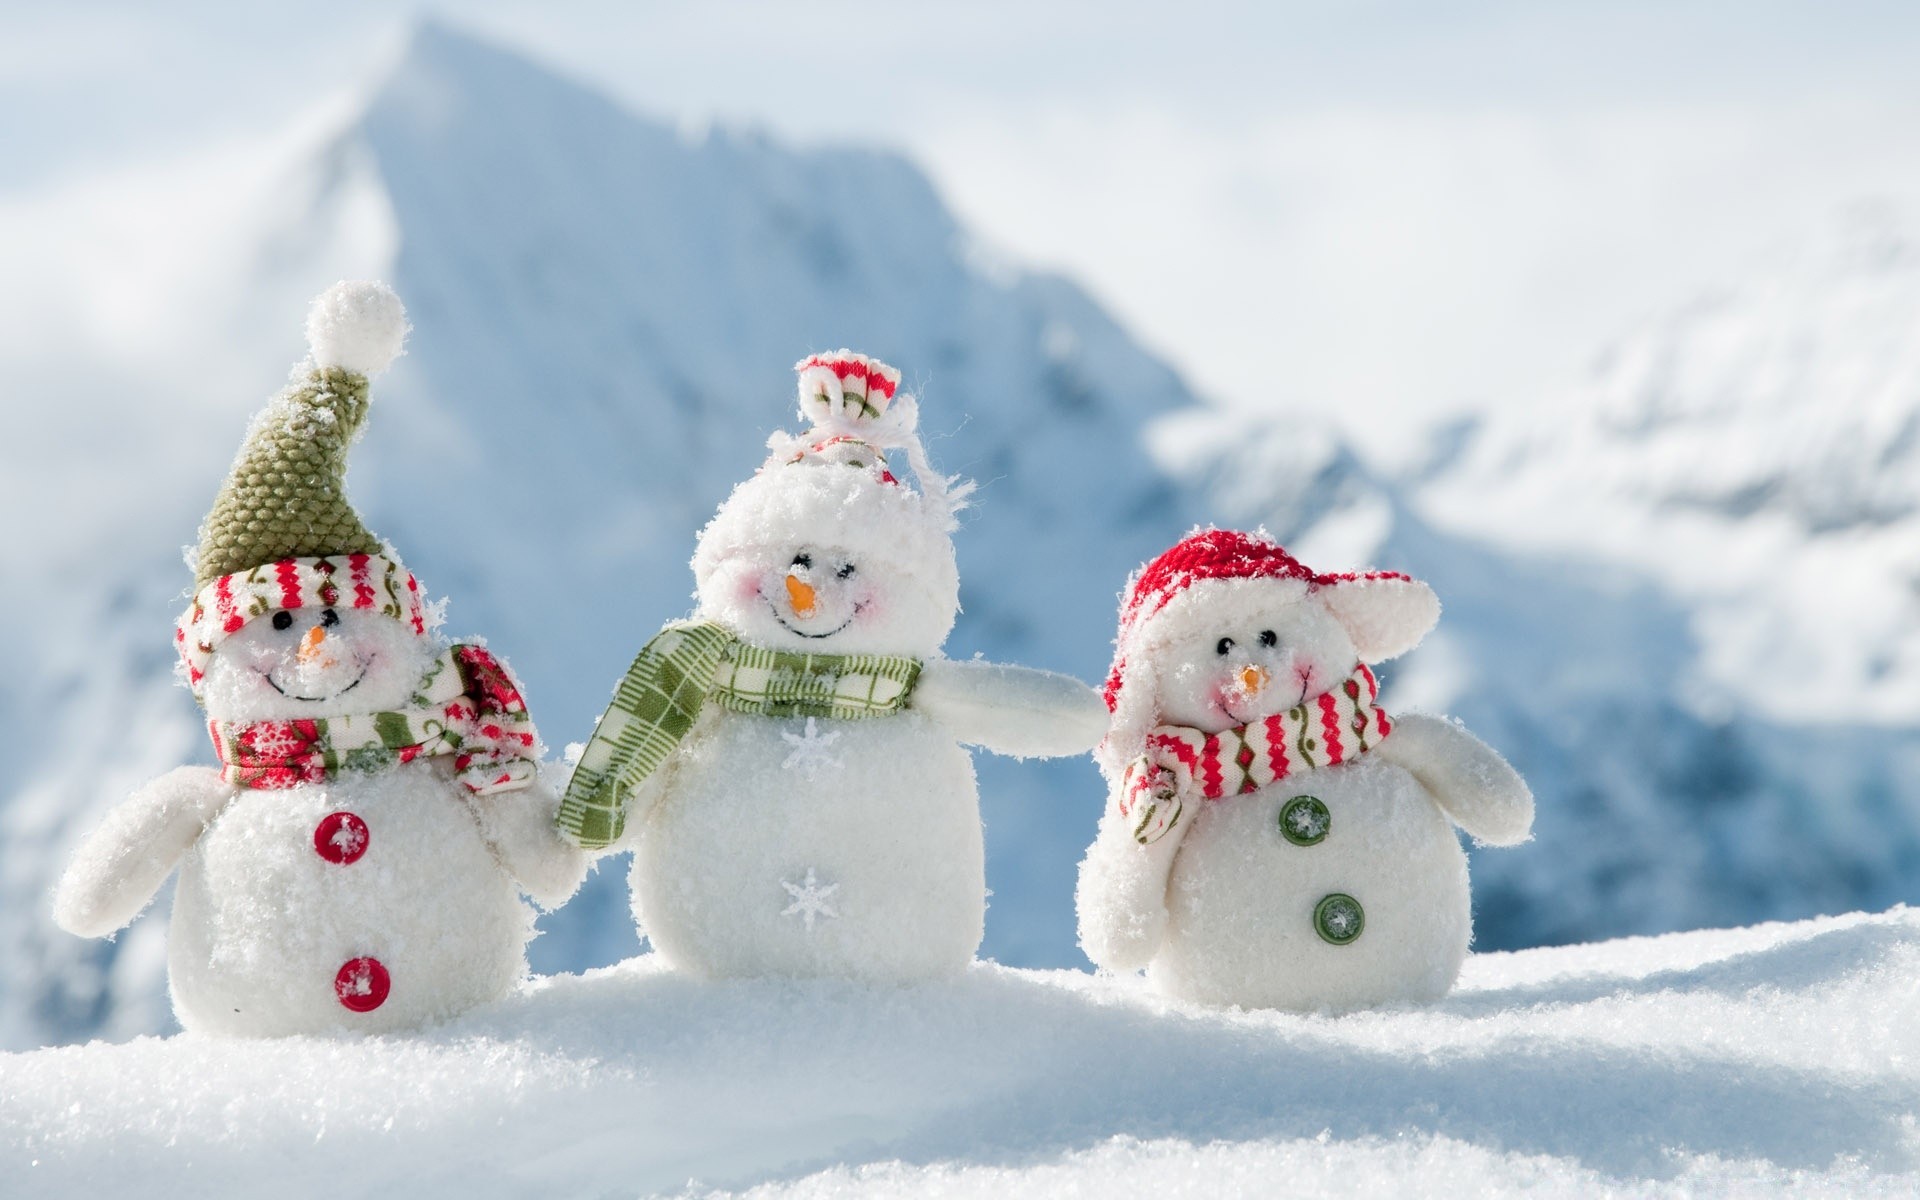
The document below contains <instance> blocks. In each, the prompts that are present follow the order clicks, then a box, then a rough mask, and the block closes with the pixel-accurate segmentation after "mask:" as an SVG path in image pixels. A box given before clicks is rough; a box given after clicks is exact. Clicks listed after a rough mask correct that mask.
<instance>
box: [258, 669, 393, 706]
mask: <svg viewBox="0 0 1920 1200" xmlns="http://www.w3.org/2000/svg"><path fill="white" fill-rule="evenodd" d="M368 666H369V664H367V663H361V664H360V673H359V674H358V675H356V676H354V677H353V682H352V683H350V684H348V685H347V686H345V687H343V688H341V689H340V690H339V691H337V692H329V693H328V694H326V695H324V696H302V695H301V694H300V693H299V692H290V691H288V690H287V689H285V688H283V687H281V686H280V685H279V684H277V683H275V682H274V681H273V676H272V675H270V674H268V673H267V672H265V671H262V672H260V678H262V679H264V680H266V681H267V686H268V687H270V688H272V689H273V690H274V691H276V692H279V693H280V694H281V695H282V696H285V697H286V698H287V699H289V700H304V701H306V702H307V703H308V704H319V703H321V702H322V701H326V700H338V699H339V698H340V697H342V696H344V695H346V694H347V693H348V692H350V691H352V690H353V689H355V688H357V687H359V686H360V681H361V680H362V679H365V678H366V677H367V668H368Z"/></svg>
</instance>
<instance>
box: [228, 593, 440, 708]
mask: <svg viewBox="0 0 1920 1200" xmlns="http://www.w3.org/2000/svg"><path fill="white" fill-rule="evenodd" d="M436 653H437V647H436V646H435V644H434V641H433V639H431V638H428V637H423V636H421V635H420V634H416V633H415V632H414V631H413V629H412V627H411V625H410V624H409V623H406V622H402V621H397V620H394V619H393V618H392V617H389V616H386V615H384V614H381V613H378V612H374V611H371V610H366V609H353V608H344V609H342V608H333V607H314V608H280V609H274V610H272V611H270V612H267V613H264V614H262V615H261V616H259V617H257V618H255V619H254V620H252V621H249V622H248V623H247V624H246V626H245V627H243V628H242V629H240V630H239V631H237V632H236V633H234V634H232V635H231V636H229V637H227V638H226V639H224V640H223V641H221V643H220V644H219V645H218V646H217V647H216V648H215V650H214V652H213V656H212V658H211V660H210V661H209V663H208V666H207V671H206V678H205V679H204V680H203V681H202V682H201V685H200V698H201V702H202V703H203V704H204V705H205V706H206V710H207V715H208V716H210V717H213V718H214V719H215V720H221V721H233V722H240V723H248V722H253V721H270V720H289V719H296V718H300V717H336V716H341V715H343V714H346V713H356V712H381V711H388V710H392V709H398V708H401V707H404V706H405V705H406V703H407V701H408V700H409V699H411V698H412V696H413V695H414V693H415V691H416V690H417V689H418V688H419V686H420V681H421V679H422V678H423V677H424V676H425V674H426V672H427V669H428V668H429V667H430V666H431V665H432V662H433V658H434V656H435V654H436Z"/></svg>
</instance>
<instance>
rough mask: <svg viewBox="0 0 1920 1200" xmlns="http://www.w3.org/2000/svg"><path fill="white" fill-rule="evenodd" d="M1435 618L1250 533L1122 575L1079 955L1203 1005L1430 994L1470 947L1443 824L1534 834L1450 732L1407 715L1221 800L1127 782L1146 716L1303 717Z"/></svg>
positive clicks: (1457, 857)
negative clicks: (1342, 752)
mask: <svg viewBox="0 0 1920 1200" xmlns="http://www.w3.org/2000/svg"><path fill="white" fill-rule="evenodd" d="M1438 616H1439V603H1438V601H1437V600H1436V599H1435V598H1434V596H1433V593H1432V591H1431V589H1429V588H1427V587H1426V585H1425V584H1422V583H1419V582H1418V581H1416V580H1412V579H1408V578H1407V577H1405V576H1399V575H1393V574H1390V573H1371V574H1360V575H1315V574H1313V573H1312V572H1310V571H1308V570H1307V569H1306V568H1304V567H1302V566H1300V564H1299V563H1298V561H1297V560H1295V559H1293V558H1292V557H1291V556H1289V555H1287V554H1286V552H1285V551H1284V549H1282V548H1281V547H1280V546H1279V545H1278V544H1277V543H1274V542H1272V541H1271V540H1270V539H1268V538H1266V537H1265V535H1264V534H1255V535H1248V534H1240V533H1235V532H1232V531H1221V530H1202V531H1196V532H1195V533H1194V534H1190V535H1189V536H1188V537H1187V538H1186V539H1184V540H1183V541H1182V542H1181V543H1179V544H1178V545H1176V546H1175V547H1174V548H1173V549H1171V550H1169V551H1168V552H1167V554H1166V555H1163V556H1162V557H1161V558H1159V559H1156V560H1155V561H1154V562H1153V563H1150V564H1148V566H1147V567H1145V568H1143V569H1142V571H1141V572H1140V573H1138V574H1136V576H1135V577H1134V579H1133V580H1131V581H1129V584H1128V595H1127V597H1126V599H1125V601H1124V602H1123V607H1122V620H1121V630H1120V636H1119V638H1118V639H1117V654H1116V667H1115V671H1114V674H1113V677H1112V679H1111V681H1110V683H1109V693H1108V695H1109V698H1110V701H1111V703H1112V708H1113V719H1112V723H1111V725H1110V727H1109V730H1108V734H1107V737H1106V739H1105V740H1104V741H1103V742H1102V744H1101V748H1100V752H1099V753H1100V758H1101V768H1102V770H1103V771H1104V772H1105V774H1106V776H1107V779H1108V782H1109V784H1110V785H1111V787H1112V789H1113V791H1112V794H1111V795H1110V796H1109V802H1108V805H1107V810H1106V812H1105V814H1104V815H1103V816H1102V818H1101V821H1100V830H1099V833H1098V835H1097V836H1096V837H1095V840H1094V843H1093V845H1092V846H1091V847H1090V848H1089V849H1088V851H1087V857H1086V859H1085V860H1084V861H1083V862H1082V863H1081V867H1080V881H1079V888H1078V892H1077V894H1076V897H1075V901H1076V905H1077V908H1078V913H1079V921H1080V943H1081V946H1082V948H1083V949H1085V950H1086V952H1087V956H1088V957H1089V958H1091V959H1092V960H1093V961H1094V962H1095V963H1097V964H1099V965H1100V966H1102V967H1106V968H1108V969H1111V970H1115V971H1133V970H1139V969H1140V968H1143V967H1144V968H1146V970H1147V978H1148V981H1149V982H1150V983H1151V984H1152V985H1153V986H1154V987H1155V988H1157V989H1158V990H1160V991H1163V992H1166V993H1168V994H1170V995H1174V996H1178V997H1181V998H1183V999H1187V1000H1195V1001H1200V1002H1204V1003H1210V1004H1233V1005H1240V1006H1243V1007H1249V1008H1284V1009H1293V1010H1296V1011H1327V1012H1342V1011H1349V1010H1352V1009H1357V1008H1365V1007H1370V1006H1374V1005H1381V1004H1399V1003H1413V1002H1421V1001H1429V1000H1435V999H1438V998H1439V997H1441V996H1444V995H1445V994H1446V993H1447V991H1448V989H1450V988H1451V987H1452V986H1453V983H1454V980H1455V978H1456V977H1457V976H1458V975H1459V971H1460V964H1461V962H1462V961H1463V960H1464V959H1465V958H1466V954H1467V948H1468V946H1469V944H1470V943H1471V942H1472V940H1473V918H1472V902H1471V898H1470V895H1469V892H1468V885H1467V859H1466V854H1465V853H1464V852H1463V851H1462V849H1461V847H1460V841H1459V836H1458V834H1456V833H1455V832H1454V827H1455V826H1456V825H1457V826H1459V827H1460V828H1461V829H1464V830H1465V831H1466V832H1467V833H1469V834H1471V835H1472V836H1474V837H1475V838H1477V839H1479V840H1480V841H1481V842H1483V843H1488V844H1492V845H1513V844H1515V843H1518V842H1522V841H1525V840H1526V838H1527V836H1528V834H1529V831H1530V830H1531V828H1532V824H1533V796H1532V793H1531V792H1529V791H1528V789H1527V785H1526V782H1525V781H1524V780H1523V779H1521V778H1520V776H1519V775H1518V774H1517V773H1516V772H1515V771H1514V770H1513V768H1512V767H1511V766H1509V765H1508V764H1507V762H1506V760H1504V759H1502V758H1501V757H1500V755H1499V754H1498V753H1496V752H1495V751H1494V750H1493V749H1492V748H1490V747H1489V746H1487V745H1486V744H1485V743H1483V742H1481V741H1480V740H1479V739H1477V738H1475V737H1474V736H1473V735H1472V734H1470V733H1468V732H1467V731H1466V730H1465V729H1464V728H1462V727H1461V726H1460V725H1458V724H1456V723H1454V722H1451V721H1448V720H1446V719H1444V718H1440V717H1432V716H1423V715H1420V714H1412V715H1408V716H1406V717H1403V718H1401V719H1399V720H1398V721H1395V722H1394V723H1393V726H1392V732H1391V733H1389V734H1388V735H1387V736H1386V737H1384V738H1380V739H1377V740H1375V741H1373V742H1372V744H1371V745H1372V748H1371V749H1365V750H1359V751H1357V756H1355V757H1349V758H1347V759H1346V760H1345V761H1343V762H1341V763H1338V764H1335V765H1332V766H1326V767H1321V768H1319V769H1316V770H1311V771H1305V772H1295V773H1292V774H1289V775H1287V776H1285V777H1283V778H1281V779H1279V780H1276V781H1274V782H1271V783H1267V784H1265V785H1264V786H1261V787H1258V788H1257V789H1256V790H1254V791H1251V792H1246V793H1237V794H1231V795H1226V796H1222V797H1220V798H1218V799H1207V798H1206V797H1205V796H1204V794H1203V789H1201V788H1199V787H1194V786H1192V785H1188V786H1187V787H1186V790H1185V791H1184V792H1182V791H1181V790H1180V789H1179V786H1178V785H1177V782H1176V783H1165V782H1163V783H1161V784H1158V785H1154V786H1148V787H1143V788H1141V789H1139V790H1129V780H1130V779H1133V780H1151V779H1153V778H1154V776H1153V775H1152V773H1151V770H1152V767H1151V764H1152V761H1153V759H1152V757H1151V755H1152V752H1151V751H1150V744H1151V742H1150V738H1149V733H1150V731H1151V730H1153V729H1154V728H1156V727H1162V726H1164V727H1167V728H1170V729H1173V730H1182V731H1188V732H1198V733H1201V734H1206V735H1220V734H1226V733H1227V731H1229V730H1235V729H1244V728H1256V727H1258V724H1259V723H1260V722H1263V721H1265V720H1266V719H1267V718H1269V717H1273V716H1275V715H1278V714H1283V713H1287V712H1289V711H1291V710H1295V709H1296V708H1301V709H1305V710H1311V709H1313V707H1314V704H1315V701H1314V697H1317V696H1328V695H1331V694H1333V689H1334V688H1336V687H1340V686H1341V685H1342V681H1345V680H1348V679H1350V678H1357V677H1355V676H1353V672H1354V671H1355V670H1356V665H1357V664H1359V663H1372V662H1378V661H1381V660H1383V659H1388V658H1392V657H1394V656H1396V655H1398V654H1400V653H1403V652H1404V651H1406V650H1408V649H1410V648H1412V646H1413V645H1414V644H1416V643H1417V642H1418V641H1419V640H1420V638H1421V637H1422V636H1424V635H1425V634H1426V632H1427V630H1429V629H1430V628H1432V626H1433V623H1434V621H1435V620H1436V619H1437V618H1438ZM1349 686H1351V685H1349ZM1366 686H1368V687H1371V677H1370V676H1369V677H1368V683H1367V684H1366ZM1350 694H1354V695H1358V693H1357V692H1356V693H1350ZM1369 727H1371V726H1369ZM1229 744H1231V743H1229ZM1249 749H1251V747H1249ZM1349 752H1350V753H1355V752H1353V751H1349ZM1247 761H1249V762H1251V761H1253V760H1252V759H1249V760H1247ZM1136 769H1139V770H1141V771H1144V772H1145V773H1142V774H1137V775H1136V774H1131V772H1134V771H1135V770H1136ZM1258 778H1261V779H1264V778H1266V776H1265V775H1264V774H1263V775H1260V776H1258ZM1222 786H1229V785H1222ZM1298 797H1312V798H1314V799H1316V800H1318V801H1320V803H1321V804H1322V805H1324V806H1325V808H1326V812H1327V824H1326V830H1325V836H1323V837H1321V838H1319V839H1318V840H1316V841H1312V843H1311V844H1308V845H1301V844H1298V843H1297V842H1296V841H1294V840H1291V839H1289V838H1288V837H1287V836H1286V835H1285V834H1284V833H1283V832H1282V828H1281V814H1282V812H1283V811H1284V810H1285V809H1286V808H1287V806H1288V805H1289V804H1290V803H1291V802H1292V801H1294V800H1295V799H1296V798H1298ZM1302 836H1303V837H1304V836H1305V834H1302ZM1332 896H1342V897H1347V898H1349V899H1350V900H1351V901H1354V902H1357V903H1358V904H1359V906H1360V910H1361V914H1362V915H1363V917H1364V924H1363V925H1362V927H1361V928H1360V929H1359V931H1358V934H1357V936H1354V937H1352V938H1351V939H1349V940H1343V941H1341V942H1339V943H1336V942H1335V941H1333V940H1330V939H1329V938H1328V937H1326V936H1323V934H1322V929H1321V927H1320V925H1319V923H1318V922H1317V921H1316V910H1317V909H1319V908H1320V906H1321V904H1322V901H1326V900H1327V899H1328V898H1329V897H1332ZM1338 903H1341V904H1344V903H1346V901H1340V902H1338ZM1329 924H1330V925H1331V923H1329Z"/></svg>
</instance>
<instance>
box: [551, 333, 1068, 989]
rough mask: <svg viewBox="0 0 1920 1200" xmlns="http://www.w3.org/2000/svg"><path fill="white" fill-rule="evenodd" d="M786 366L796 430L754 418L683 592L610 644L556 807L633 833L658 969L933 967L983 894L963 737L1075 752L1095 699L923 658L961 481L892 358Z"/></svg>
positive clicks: (945, 604)
mask: <svg viewBox="0 0 1920 1200" xmlns="http://www.w3.org/2000/svg"><path fill="white" fill-rule="evenodd" d="M798 370H799V373H800V409H801V416H802V418H803V419H805V420H807V421H809V422H810V423H811V425H812V428H811V429H810V430H809V431H808V432H807V433H806V434H804V435H802V436H800V437H791V436H787V435H784V434H776V435H774V437H773V439H772V440H771V441H770V443H769V444H770V445H771V446H772V448H773V451H774V453H773V455H772V457H771V458H769V459H768V460H767V462H766V463H765V465H764V466H762V467H761V469H760V471H759V472H758V473H757V474H755V475H754V476H753V477H752V478H750V479H748V480H746V481H745V482H744V483H741V484H740V485H739V486H738V487H737V488H735V489H734V491H733V494H732V495H731V496H729V497H728V498H727V500H726V501H725V503H723V504H722V505H721V506H720V510H719V512H718V513H716V514H715V516H714V518H713V520H712V521H711V522H710V523H709V524H708V525H707V527H706V528H705V529H704V530H703V531H702V532H701V535H700V539H699V543H698V547H697V549H696V551H695V553H694V557H693V573H694V579H695V583H696V593H695V595H696V598H697V601H698V603H697V606H696V609H695V612H694V614H693V616H692V618H691V619H690V620H687V621H681V622H676V623H674V624H672V625H669V626H668V627H667V628H666V629H665V630H663V631H662V632H661V633H660V634H659V635H657V636H656V637H655V638H654V639H653V640H652V641H651V642H649V643H648V644H647V646H646V647H645V648H644V649H643V650H642V651H641V652H640V655H639V657H638V658H636V659H635V660H634V663H633V665H632V667H631V668H630V669H629V670H628V672H627V674H626V676H625V678H624V679H623V680H622V681H621V683H620V684H619V687H618V690H617V692H616V694H615V697H614V701H613V704H612V705H611V706H610V707H609V708H608V709H607V711H606V713H605V714H604V715H603V716H602V717H601V718H600V721H599V723H598V725H597V726H596V727H595V729H594V733H593V737H592V739H591V740H590V741H589V742H588V743H587V745H586V747H585V749H584V751H583V753H582V755H581V757H580V761H579V764H578V767H577V769H576V771H575V773H574V776H573V779H572V782H571V783H570V784H569V786H568V789H567V794H566V799H565V802H564V803H563V805H562V808H561V813H560V822H561V826H562V828H563V829H564V830H565V831H566V833H567V834H568V836H570V837H571V838H573V839H574V840H575V841H577V842H578V843H579V844H580V845H582V846H584V847H587V848H589V849H593V850H613V849H625V848H631V849H633V851H634V852H635V853H634V861H633V868H632V875H631V882H632V894H633V912H634V917H635V919H636V920H637V921H638V922H639V924H640V927H641V931H642V933H643V934H644V935H645V936H646V937H647V938H648V939H649V940H650V941H651V943H652V945H653V948H654V950H655V951H656V952H657V953H658V954H659V955H660V956H661V958H662V959H663V960H664V961H665V962H666V964H667V965H669V966H671V967H673V968H675V969H678V970H682V971H685V972H688V973H690V974H692V975H695V976H698V977H702V978H725V977H740V976H759V975H785V976H837V977H846V978H855V979H862V980H868V981H874V982H909V981H915V980H922V979H929V978H934V977H938V976H942V975H947V974H951V973H953V972H955V971H958V970H960V969H962V968H963V967H965V966H966V965H967V964H968V963H969V962H971V961H972V958H973V954H974V951H975V949H976V948H977V947H978V946H979V944H980V937H981V933H982V927H983V921H984V917H985V911H986V880H985V863H984V856H983V852H982V845H981V829H980V811H979V797H978V793H977V790H976V786H975V781H974V774H973V764H972V760H971V759H970V758H969V757H968V754H967V751H966V750H964V749H963V748H962V744H967V745H976V746H982V747H986V748H989V749H993V750H997V751H1000V752H1002V753H1006V754H1012V755H1018V756H1051V755H1066V754H1080V753H1085V752H1086V751H1088V750H1090V749H1092V748H1093V746H1094V744H1095V743H1096V742H1097V741H1098V740H1099V739H1100V735H1101V733H1102V731H1103V729H1104V726H1105V724H1106V713H1105V710H1104V708H1103V706H1102V704H1101V702H1100V697H1099V695H1098V694H1097V693H1096V692H1094V691H1093V689H1091V688H1088V687H1087V686H1085V685H1084V684H1082V683H1080V682H1078V681H1077V680H1073V679H1068V678H1066V677H1064V676H1060V675H1054V674H1050V673H1047V672H1043V671H1035V670H1029V669H1024V668H1019V667H1011V666H999V665H995V664H991V663H985V662H979V661H951V660H948V659H945V658H943V657H941V655H940V647H941V644H942V643H943V642H944V641H945V640H946V636H947V632H948V630H950V629H951V628H952V626H953V622H954V617H955V615H956V614H957V613H958V611H959V573H958V570H957V568H956V566H955V562H954V552H953V542H952V538H951V533H952V531H953V529H954V514H955V511H956V509H957V508H958V507H959V504H960V502H961V498H962V496H963V494H964V491H965V489H964V488H956V487H954V486H952V482H951V481H950V480H948V479H945V478H943V477H941V476H940V475H938V474H936V473H935V472H934V471H933V470H932V469H931V467H930V466H929V465H928V463H927V460H926V456H925V452H924V450H923V448H922V447H921V444H920V442H919V439H918V437H917V436H916V434H915V432H914V427H915V423H916V407H915V403H914V400H913V398H912V397H911V396H909V395H907V394H905V393H902V392H899V391H898V385H899V382H900V375H899V372H897V371H895V370H894V369H893V368H891V367H889V366H887V365H886V364H884V363H881V362H877V361H875V360H873V359H869V358H866V357H864V356H862V355H858V354H854V353H852V352H850V351H844V350H843V351H840V352H838V353H835V354H828V355H822V356H817V357H813V358H809V359H807V360H805V361H804V362H802V363H800V364H799V366H798ZM889 449H893V450H898V451H901V452H903V453H904V456H905V458H906V459H907V462H908V464H909V465H911V467H912V468H913V472H914V474H915V476H916V477H917V479H918V482H919V484H920V490H918V491H915V490H913V489H910V488H909V487H908V486H907V485H906V484H905V483H904V482H903V481H902V480H901V478H900V477H899V476H897V475H896V474H895V473H894V471H893V469H892V467H891V466H890V465H889V464H888V461H887V458H886V456H885V451H887V450H889Z"/></svg>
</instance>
